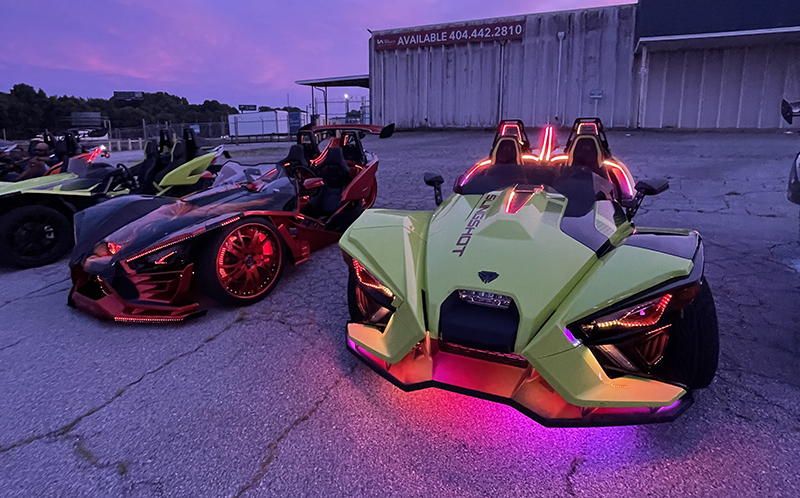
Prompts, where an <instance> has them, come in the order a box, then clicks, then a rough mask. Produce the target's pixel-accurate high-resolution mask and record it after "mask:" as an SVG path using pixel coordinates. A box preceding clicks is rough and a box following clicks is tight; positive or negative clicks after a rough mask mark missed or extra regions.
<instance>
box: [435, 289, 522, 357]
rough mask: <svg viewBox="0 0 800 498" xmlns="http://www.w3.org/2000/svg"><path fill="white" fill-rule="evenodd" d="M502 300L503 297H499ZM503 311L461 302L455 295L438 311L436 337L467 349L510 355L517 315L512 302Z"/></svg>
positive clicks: (517, 320)
mask: <svg viewBox="0 0 800 498" xmlns="http://www.w3.org/2000/svg"><path fill="white" fill-rule="evenodd" d="M502 297H506V296H502ZM503 304H507V305H508V307H507V308H500V307H493V306H487V305H486V304H485V303H481V304H478V303H474V302H470V301H466V300H464V299H462V298H461V296H460V294H459V291H455V292H453V293H452V294H450V296H449V297H448V298H447V299H445V301H444V302H443V303H442V306H441V308H440V310H439V336H440V337H441V339H442V340H443V341H445V342H449V343H451V344H458V345H460V346H465V347H468V348H473V349H478V350H483V351H493V352H497V353H513V352H514V345H515V343H516V341H517V329H518V328H519V311H518V310H517V305H516V303H515V302H514V300H513V299H511V298H508V302H507V303H506V302H505V301H503Z"/></svg>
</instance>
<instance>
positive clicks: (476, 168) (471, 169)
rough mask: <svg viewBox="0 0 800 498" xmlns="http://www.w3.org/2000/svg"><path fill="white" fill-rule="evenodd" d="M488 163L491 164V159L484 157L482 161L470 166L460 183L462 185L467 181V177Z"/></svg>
mask: <svg viewBox="0 0 800 498" xmlns="http://www.w3.org/2000/svg"><path fill="white" fill-rule="evenodd" d="M489 164H492V160H491V159H484V160H483V161H481V162H479V163H478V164H476V165H475V166H473V167H472V168H470V170H469V171H467V174H466V175H464V180H462V181H461V184H460V185H461V186H462V187H463V186H464V185H465V184H466V183H467V182H468V181H469V177H471V176H472V175H474V174H475V172H476V171H478V170H479V169H481V168H483V167H484V166H488V165H489Z"/></svg>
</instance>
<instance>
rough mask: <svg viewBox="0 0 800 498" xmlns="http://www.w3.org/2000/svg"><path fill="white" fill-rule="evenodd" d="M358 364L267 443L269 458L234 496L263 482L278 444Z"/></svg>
mask: <svg viewBox="0 0 800 498" xmlns="http://www.w3.org/2000/svg"><path fill="white" fill-rule="evenodd" d="M356 366H357V365H353V366H352V367H350V368H349V369H348V370H346V371H345V372H344V373H343V374H342V375H341V376H340V377H339V378H338V379H336V381H335V382H334V383H333V384H332V385H331V386H330V387H329V388H328V389H327V390H326V392H325V394H324V395H323V396H322V397H321V398H319V399H318V400H316V401H315V402H314V403H313V404H312V405H311V407H310V408H309V409H308V410H306V411H305V412H304V413H303V414H302V415H300V416H299V417H297V418H296V419H294V421H293V422H292V423H291V424H289V425H287V426H286V427H285V428H284V429H283V431H281V433H280V434H278V436H277V437H276V438H275V439H273V440H272V441H270V443H269V444H268V445H267V450H268V453H267V458H265V459H264V460H262V461H261V463H259V469H258V472H256V474H255V475H254V476H253V477H252V478H251V479H250V480H249V481H247V483H245V484H244V485H243V486H242V487H241V488H239V491H237V492H236V494H234V495H233V498H240V497H241V496H242V495H243V494H244V493H246V492H248V491H250V490H251V489H253V488H254V487H256V486H257V485H258V483H260V482H261V479H263V478H264V476H265V475H266V474H267V470H269V466H270V464H272V462H274V461H275V459H276V458H277V457H278V445H280V443H281V441H283V440H284V439H286V438H287V437H288V436H289V434H290V433H291V432H292V431H293V430H294V429H295V428H296V427H297V426H299V425H300V424H302V423H303V422H305V421H307V420H308V419H310V418H311V417H312V416H313V415H314V414H315V413H316V412H317V410H319V407H320V406H321V405H322V403H324V402H325V401H327V400H328V398H329V397H330V396H331V393H332V392H333V390H334V389H335V388H336V386H338V385H339V384H340V383H341V382H342V381H343V380H344V379H346V378H347V377H348V376H349V375H350V374H352V373H353V372H354V371H355V369H356Z"/></svg>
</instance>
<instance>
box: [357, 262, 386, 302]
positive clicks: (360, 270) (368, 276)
mask: <svg viewBox="0 0 800 498" xmlns="http://www.w3.org/2000/svg"><path fill="white" fill-rule="evenodd" d="M353 268H354V269H355V271H356V278H357V279H358V281H359V282H361V284H362V285H364V286H366V287H369V288H371V289H375V290H377V291H380V292H382V293H383V294H385V295H387V296H389V297H390V298H394V294H393V293H392V291H390V290H389V288H388V287H386V286H385V285H383V284H382V283H380V281H379V280H378V279H377V278H375V277H374V276H373V275H372V273H370V272H369V271H367V269H366V268H364V266H363V265H362V264H361V263H359V262H358V261H356V260H355V259H354V260H353Z"/></svg>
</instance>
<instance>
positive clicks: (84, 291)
mask: <svg viewBox="0 0 800 498" xmlns="http://www.w3.org/2000/svg"><path fill="white" fill-rule="evenodd" d="M78 292H79V293H80V294H81V295H83V296H86V297H88V298H89V299H92V300H94V301H98V300H100V299H103V298H104V297H106V296H107V295H108V294H106V292H105V291H104V290H103V285H102V284H101V283H100V281H99V280H98V279H97V277H92V278H90V279H89V281H88V282H86V284H84V285H82V286H81V287H79V288H78Z"/></svg>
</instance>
